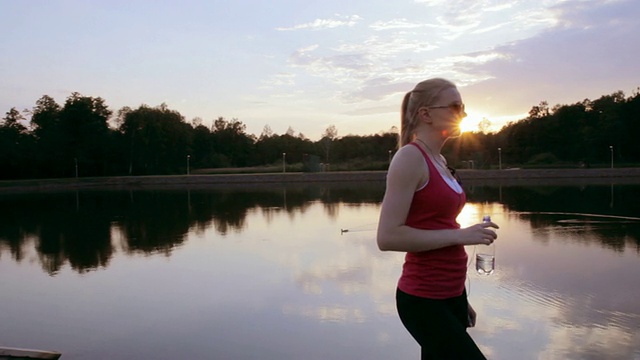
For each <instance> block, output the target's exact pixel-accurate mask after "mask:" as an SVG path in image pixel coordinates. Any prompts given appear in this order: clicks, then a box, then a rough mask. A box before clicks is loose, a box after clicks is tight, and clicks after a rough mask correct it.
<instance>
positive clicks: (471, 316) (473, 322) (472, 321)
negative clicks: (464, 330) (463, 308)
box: [468, 304, 478, 327]
mask: <svg viewBox="0 0 640 360" xmlns="http://www.w3.org/2000/svg"><path fill="white" fill-rule="evenodd" d="M468 305H469V310H468V315H469V324H468V325H469V327H474V326H476V317H477V316H478V314H476V311H475V310H473V307H472V306H471V304H468Z"/></svg>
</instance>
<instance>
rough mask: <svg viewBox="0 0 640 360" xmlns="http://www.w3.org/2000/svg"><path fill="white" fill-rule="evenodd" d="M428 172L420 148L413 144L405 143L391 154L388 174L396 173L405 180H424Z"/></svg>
mask: <svg viewBox="0 0 640 360" xmlns="http://www.w3.org/2000/svg"><path fill="white" fill-rule="evenodd" d="M428 174H429V169H428V167H427V163H426V161H425V158H424V155H423V154H422V152H421V151H420V149H419V148H418V147H417V146H415V145H411V144H407V145H404V146H403V147H401V148H400V149H398V151H397V152H396V154H395V155H394V156H393V159H392V161H391V165H390V166H389V174H388V176H392V177H394V175H397V176H401V177H402V178H404V179H406V180H409V179H412V181H416V180H424V178H425V176H428Z"/></svg>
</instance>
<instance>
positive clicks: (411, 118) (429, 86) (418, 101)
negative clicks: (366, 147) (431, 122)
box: [398, 78, 456, 148]
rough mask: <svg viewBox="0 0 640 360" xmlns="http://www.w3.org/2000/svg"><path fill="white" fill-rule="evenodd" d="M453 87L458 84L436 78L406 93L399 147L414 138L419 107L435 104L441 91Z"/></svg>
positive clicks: (403, 101) (401, 112)
mask: <svg viewBox="0 0 640 360" xmlns="http://www.w3.org/2000/svg"><path fill="white" fill-rule="evenodd" d="M451 88H454V89H455V88H456V85H455V84H454V83H452V82H451V81H449V80H446V79H441V78H434V79H428V80H425V81H423V82H420V83H418V84H417V85H416V86H415V87H414V88H413V90H411V91H409V92H408V93H406V94H405V95H404V99H403V100H402V108H401V111H400V116H401V117H400V136H399V137H398V148H401V147H402V146H404V145H406V144H408V143H410V142H411V141H412V140H413V136H414V132H415V129H416V127H417V125H418V122H417V121H416V118H417V116H416V115H417V113H418V109H420V108H421V107H423V106H429V105H434V104H435V102H436V101H437V100H438V96H440V93H442V92H443V91H444V90H447V89H451Z"/></svg>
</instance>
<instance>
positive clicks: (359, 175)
mask: <svg viewBox="0 0 640 360" xmlns="http://www.w3.org/2000/svg"><path fill="white" fill-rule="evenodd" d="M458 174H459V176H460V178H461V179H462V181H463V184H465V185H470V184H473V185H516V184H530V185H543V184H586V183H594V184H595V183H598V184H610V183H611V184H613V183H640V168H614V169H517V170H516V169H514V170H459V171H458ZM385 178H386V171H328V172H316V173H304V172H272V173H226V174H191V175H173V176H120V177H93V178H70V179H38V180H18V181H0V193H17V192H38V191H59V190H82V189H181V188H190V189H196V188H210V187H229V186H236V187H237V186H239V187H246V186H278V185H280V184H292V183H327V182H333V183H357V182H381V183H384V181H385Z"/></svg>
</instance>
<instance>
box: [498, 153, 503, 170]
mask: <svg viewBox="0 0 640 360" xmlns="http://www.w3.org/2000/svg"><path fill="white" fill-rule="evenodd" d="M498 169H500V170H502V148H498Z"/></svg>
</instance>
